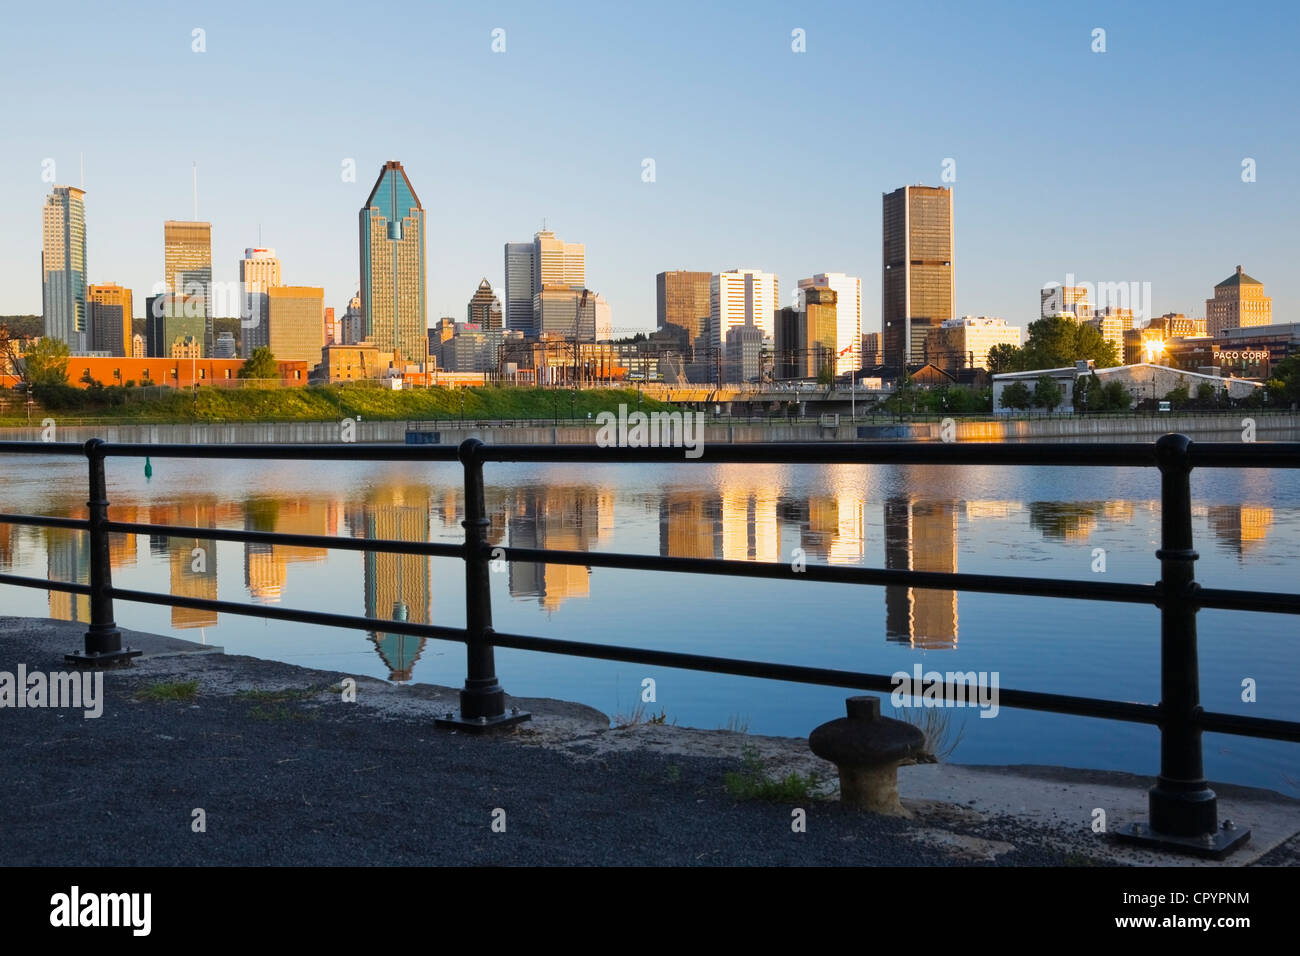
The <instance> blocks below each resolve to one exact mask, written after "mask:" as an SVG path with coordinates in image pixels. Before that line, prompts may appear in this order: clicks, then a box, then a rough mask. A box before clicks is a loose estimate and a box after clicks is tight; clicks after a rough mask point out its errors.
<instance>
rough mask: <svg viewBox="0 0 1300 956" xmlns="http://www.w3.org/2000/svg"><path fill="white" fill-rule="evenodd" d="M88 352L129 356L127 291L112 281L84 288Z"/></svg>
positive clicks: (129, 309) (129, 298)
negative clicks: (89, 341)
mask: <svg viewBox="0 0 1300 956" xmlns="http://www.w3.org/2000/svg"><path fill="white" fill-rule="evenodd" d="M86 298H87V300H88V304H89V307H90V322H89V325H90V339H91V345H90V348H91V351H94V352H107V353H109V354H110V355H116V356H119V357H121V358H127V357H128V356H129V355H130V353H131V309H132V306H131V290H130V289H124V288H122V287H121V286H120V285H117V284H116V283H114V282H106V283H103V284H101V285H90V286H87V287H86Z"/></svg>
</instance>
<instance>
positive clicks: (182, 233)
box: [163, 220, 216, 355]
mask: <svg viewBox="0 0 1300 956" xmlns="http://www.w3.org/2000/svg"><path fill="white" fill-rule="evenodd" d="M163 258H164V263H163V269H164V271H163V281H164V289H163V292H164V293H167V294H170V295H173V296H177V297H180V298H184V299H186V300H191V299H192V300H194V302H195V303H196V306H191V307H190V309H187V311H191V310H192V309H193V308H195V307H197V308H198V309H199V311H201V312H202V314H203V324H204V333H203V336H202V342H203V345H204V349H205V351H204V354H205V355H211V354H212V348H213V346H214V345H215V344H216V336H215V334H214V333H213V328H212V223H210V222H191V221H178V220H168V221H167V222H165V223H163Z"/></svg>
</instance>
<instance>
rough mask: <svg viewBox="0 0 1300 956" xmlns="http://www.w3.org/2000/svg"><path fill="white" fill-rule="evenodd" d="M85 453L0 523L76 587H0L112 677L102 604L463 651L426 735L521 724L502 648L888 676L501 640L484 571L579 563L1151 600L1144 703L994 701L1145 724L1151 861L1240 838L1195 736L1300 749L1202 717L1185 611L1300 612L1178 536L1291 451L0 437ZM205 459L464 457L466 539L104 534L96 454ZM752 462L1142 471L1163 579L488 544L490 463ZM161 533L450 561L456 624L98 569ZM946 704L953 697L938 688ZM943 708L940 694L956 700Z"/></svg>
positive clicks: (792, 677)
mask: <svg viewBox="0 0 1300 956" xmlns="http://www.w3.org/2000/svg"><path fill="white" fill-rule="evenodd" d="M4 454H8V455H84V456H85V457H86V460H87V463H88V465H89V482H88V487H89V499H88V506H89V515H88V517H87V518H86V519H85V520H80V519H75V518H53V517H44V516H37V515H20V514H5V513H0V522H9V523H12V524H23V525H36V526H42V527H48V528H60V529H72V530H78V531H84V532H87V533H89V535H90V582H89V584H75V583H67V582H60V581H50V580H45V579H41V578H32V577H26V576H21V575H13V574H0V584H10V585H18V586H22V587H31V588H38V589H41V590H54V591H66V592H71V593H75V594H87V595H89V596H90V613H91V622H90V627H89V629H88V630H87V632H86V635H85V648H84V650H83V651H82V652H81V653H78V654H71V655H68V660H69V661H70V662H71V663H76V664H80V665H84V666H111V665H116V664H123V663H129V662H130V658H131V657H132V656H133V655H134V654H136V653H138V652H134V651H131V650H130V649H127V648H123V647H122V637H121V633H120V631H118V629H117V625H116V623H115V621H114V616H113V614H114V612H113V602H114V600H115V599H118V600H124V601H134V602H141V603H149V604H161V605H168V606H173V607H185V608H193V609H199V610H208V611H214V612H221V613H228V614H242V615H249V616H254V617H262V618H270V619H275V620H284V621H294V622H301V623H308V624H318V625H323V626H329V627H345V628H360V629H366V630H371V629H374V628H375V626H376V625H377V624H379V625H382V628H383V630H384V631H385V632H391V633H397V634H411V635H415V636H420V637H427V638H433V639H437V640H449V641H458V642H461V643H463V644H465V646H466V658H467V660H466V678H465V685H464V687H463V688H462V690H461V692H460V711H459V713H458V714H457V713H449V714H447V715H446V716H445V717H444V718H441V719H440V720H439V723H440V724H443V725H448V726H456V727H462V728H468V729H472V730H487V729H493V728H499V727H503V726H508V725H511V724H514V723H517V722H518V721H521V720H526V719H527V718H528V715H527V714H522V713H519V712H518V711H516V710H511V711H509V712H508V711H507V709H506V698H505V691H504V690H503V689H502V687H501V685H500V683H499V681H498V680H497V676H496V667H495V660H494V654H495V648H497V647H509V648H516V649H520V650H528V651H538V652H541V653H549V654H564V655H570V656H576V657H587V658H594V659H601V660H615V661H624V662H629V663H638V664H649V665H658V666H664V667H675V668H682V669H686V670H697V671H707V672H711V673H719V674H737V675H742V676H748V677H760V678H767V679H773V680H784V681H791V682H797V683H805V684H820V685H828V686H834V687H843V688H847V689H853V690H868V691H884V692H891V691H893V689H894V688H895V686H896V683H895V681H894V680H893V678H892V677H890V676H888V675H884V674H868V673H859V672H854V671H844V670H835V669H830V668H820V667H804V666H799V665H793V664H778V663H773V662H767V661H752V660H741V659H736V658H728V657H713V656H707V655H702V654H688V653H681V652H676V651H659V650H654V649H651V648H641V647H622V646H616V645H609V644H594V643H589V642H585V641H571V640H563V639H556V638H544V637H535V636H530V635H524V634H508V633H503V632H500V631H497V630H495V629H494V628H493V626H492V601H491V584H490V562H492V561H495V560H499V559H504V560H507V561H526V562H544V563H551V564H569V565H583V566H586V567H602V568H620V569H637V570H647V571H664V572H673V573H686V574H713V575H723V576H744V577H756V578H771V579H788V580H802V581H821V582H830V583H843V584H865V585H886V586H888V585H904V586H908V587H915V588H938V589H944V590H957V591H976V592H986V593H994V594H1009V595H1021V596H1036V597H1052V598H1063V599H1072V600H1087V601H1107V602H1121V603H1130V604H1150V605H1154V606H1156V607H1158V608H1159V609H1160V612H1161V615H1160V617H1161V625H1160V641H1161V645H1160V646H1161V653H1160V694H1161V699H1160V703H1159V704H1149V703H1133V702H1126V701H1116V700H1106V699H1099V698H1092V697H1075V696H1069V695H1064V694H1050V693H1041V692H1037V691H1029V690H1016V689H999V692H998V701H999V705H1000V706H1007V707H1015V708H1022V709H1027V710H1038V711H1048V712H1051V713H1061V714H1072V715H1076V716H1081V717H1099V718H1103V719H1109V720H1123V721H1130V722H1136V723H1145V724H1152V725H1155V726H1157V727H1159V729H1160V740H1161V749H1160V772H1159V776H1158V778H1157V782H1156V785H1155V786H1154V787H1153V788H1152V789H1151V791H1150V794H1149V821H1148V823H1147V824H1140V823H1134V824H1129V825H1127V826H1125V827H1123V828H1121V830H1120V831H1118V832H1119V835H1120V836H1121V837H1123V838H1125V839H1128V840H1131V841H1135V842H1140V843H1144V844H1150V845H1154V846H1159V847H1163V848H1172V849H1177V850H1183V851H1189V852H1193V853H1198V854H1201V855H1208V856H1217V857H1221V856H1223V855H1225V854H1226V853H1228V852H1229V851H1231V850H1232V849H1233V848H1234V847H1236V846H1238V845H1240V844H1241V843H1242V842H1243V841H1244V840H1246V839H1248V837H1249V831H1246V830H1242V829H1237V830H1233V829H1221V828H1220V825H1219V820H1218V811H1217V802H1216V798H1215V794H1214V791H1213V790H1211V789H1210V787H1209V785H1208V783H1207V781H1206V779H1205V774H1204V766H1203V762H1202V756H1201V735H1202V733H1204V732H1205V731H1210V732H1214V733H1226V734H1236V735H1240V736H1248V737H1258V738H1270V739H1275V740H1286V741H1291V742H1300V723H1298V722H1294V721H1287V720H1275V719H1267V718H1259V717H1244V716H1239V715H1236V714H1227V713H1215V712H1208V711H1206V710H1204V709H1203V708H1202V707H1201V705H1200V684H1199V674H1198V668H1197V638H1196V615H1197V612H1198V611H1199V610H1200V609H1201V608H1222V609H1228V610H1237V611H1255V612H1272V613H1281V614H1300V595H1298V594H1292V593H1275V592H1263V591H1241V590H1230V589H1206V588H1202V587H1200V585H1199V584H1197V583H1196V580H1195V575H1194V573H1193V567H1194V562H1195V561H1196V558H1197V554H1196V551H1195V550H1194V547H1193V541H1192V498H1191V482H1190V475H1191V472H1192V469H1193V468H1198V467H1199V468H1300V443H1282V442H1258V443H1245V442H1243V443H1198V442H1193V441H1192V440H1191V439H1189V438H1187V437H1186V436H1183V435H1166V436H1164V437H1163V438H1161V439H1159V440H1158V441H1156V442H1151V443H1147V442H1129V443H1106V444H1078V443H1076V444H1042V445H1034V444H996V443H951V444H945V443H894V442H875V443H872V442H857V443H842V444H811V443H782V444H727V445H719V444H710V445H709V446H708V447H707V449H706V453H705V454H704V455H703V456H702V457H700V458H696V459H690V458H685V457H684V456H683V452H682V449H679V448H667V447H665V448H598V447H594V446H589V445H487V444H484V443H483V442H481V441H479V440H477V439H469V440H467V441H465V442H462V443H461V444H460V446H459V447H451V446H440V445H414V446H412V445H394V444H368V445H364V446H358V445H352V444H331V445H167V444H148V445H129V444H106V443H105V442H103V441H100V440H99V439H92V440H91V441H88V442H86V443H85V444H84V445H80V444H76V443H68V442H64V443H38V442H0V455H4ZM146 456H152V457H156V458H214V459H284V460H313V461H321V460H335V461H338V460H355V459H357V458H365V459H366V460H385V461H441V462H452V461H459V462H461V464H462V466H463V469H464V491H465V519H464V521H463V523H462V524H463V527H464V528H465V540H464V543H463V544H461V545H451V544H434V543H430V542H407V541H394V540H389V539H376V538H337V537H330V536H324V535H304V534H281V533H278V532H266V531H241V530H234V529H220V528H194V527H187V526H173V525H155V524H142V523H138V522H125V521H112V520H110V518H109V515H108V507H109V502H108V496H107V490H106V482H105V472H104V465H105V461H106V459H108V458H110V457H118V458H125V457H135V458H143V457H146ZM679 461H687V462H690V461H698V462H707V463H730V462H749V463H767V464H786V463H789V464H834V463H845V464H908V465H1001V466H1047V465H1058V466H1086V467H1135V466H1136V467H1155V468H1157V469H1159V471H1160V475H1161V545H1160V549H1159V550H1158V551H1157V552H1156V558H1157V559H1158V560H1159V562H1160V580H1159V581H1158V582H1157V583H1155V584H1125V583H1101V582H1094V581H1062V580H1059V579H1052V578H1032V577H1013V576H1006V575H993V574H970V573H956V572H954V573H943V572H923V571H902V570H886V569H877V568H847V567H829V566H817V565H805V566H801V567H799V568H795V567H794V566H791V565H785V564H773V563H763V562H753V561H727V560H716V559H703V558H674V557H662V556H656V555H638V554H617V553H607V552H585V551H557V550H551V549H547V548H514V547H493V546H491V545H490V544H489V543H488V540H487V528H488V527H489V525H490V520H489V518H488V515H487V507H486V501H485V496H484V483H483V469H484V465H485V464H488V463H493V462H551V463H554V462H610V463H619V462H622V463H629V462H632V463H635V462H679ZM124 533H125V534H161V535H168V536H176V537H195V538H207V539H212V540H219V541H237V542H256V543H264V544H281V545H303V546H310V547H322V548H336V549H344V550H353V551H377V552H387V553H393V554H413V555H426V556H433V557H446V558H460V559H461V560H462V561H463V562H464V565H465V601H466V619H465V627H464V628H454V627H442V626H437V625H432V624H419V623H413V622H410V621H385V620H379V619H375V618H369V617H364V616H357V615H349V614H334V613H327V612H321V611H306V610H297V609H290V608H276V607H266V606H260V605H250V604H243V603H239V602H233V601H219V600H210V599H205V598H191V597H182V596H179V595H169V594H159V593H155V592H149V591H135V590H129V589H124V588H117V587H114V586H113V583H112V577H111V571H110V567H109V535H110V534H124ZM943 690H944V693H945V696H946V695H948V694H953V695H954V698H955V695H956V691H957V688H956V687H955V686H953V685H946V684H945V685H944V688H943ZM954 698H949V699H954Z"/></svg>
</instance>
